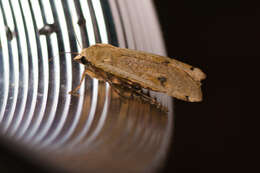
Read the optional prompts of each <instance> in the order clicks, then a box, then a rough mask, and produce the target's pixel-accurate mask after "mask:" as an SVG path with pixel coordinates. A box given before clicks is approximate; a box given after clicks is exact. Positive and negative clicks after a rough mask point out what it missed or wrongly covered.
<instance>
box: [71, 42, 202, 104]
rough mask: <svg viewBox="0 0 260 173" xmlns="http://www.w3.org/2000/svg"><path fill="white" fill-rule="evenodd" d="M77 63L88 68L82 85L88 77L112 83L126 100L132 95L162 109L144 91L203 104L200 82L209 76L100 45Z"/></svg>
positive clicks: (182, 65)
mask: <svg viewBox="0 0 260 173" xmlns="http://www.w3.org/2000/svg"><path fill="white" fill-rule="evenodd" d="M74 60H75V61H77V62H79V63H82V64H84V65H85V66H86V69H85V72H84V74H83V75H82V79H81V83H82V81H83V79H84V76H85V75H86V74H87V75H89V76H91V77H94V78H97V79H100V80H103V81H106V82H109V84H110V85H111V86H112V88H113V89H115V91H116V92H117V93H118V94H119V95H120V96H122V97H129V96H128V95H125V93H126V91H128V93H131V96H137V97H140V98H141V99H142V100H144V101H147V102H149V103H151V104H154V105H157V106H158V107H160V104H159V103H157V102H156V100H155V99H154V98H151V97H150V96H149V95H148V94H144V93H143V92H142V88H147V89H149V90H152V91H157V92H162V93H166V94H167V95H169V96H172V97H175V98H178V99H181V100H185V101H189V102H199V101H202V91H201V83H200V81H201V80H203V79H205V78H206V75H205V74H204V73H203V72H202V71H201V70H200V69H199V68H196V67H192V66H190V65H188V64H185V63H183V62H180V61H177V60H175V59H171V58H168V57H164V56H160V55H154V54H151V53H146V52H141V51H136V50H130V49H124V48H118V47H114V46H112V45H109V44H96V45H93V46H90V47H88V48H85V49H83V50H82V52H81V53H80V54H79V55H78V56H76V57H75V58H74ZM79 87H80V85H79V86H78V87H77V88H76V89H75V90H73V91H72V92H71V93H75V92H76V91H77V90H78V89H79Z"/></svg>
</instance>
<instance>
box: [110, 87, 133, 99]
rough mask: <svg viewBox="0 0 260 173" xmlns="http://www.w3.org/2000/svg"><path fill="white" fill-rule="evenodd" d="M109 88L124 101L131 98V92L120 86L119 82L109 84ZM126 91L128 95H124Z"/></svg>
mask: <svg viewBox="0 0 260 173" xmlns="http://www.w3.org/2000/svg"><path fill="white" fill-rule="evenodd" d="M110 85H111V88H112V89H113V90H114V91H115V92H116V93H117V94H118V95H119V97H120V99H121V101H123V102H124V103H125V102H126V100H129V99H131V98H132V95H131V94H132V92H130V91H127V88H124V87H122V86H120V85H119V84H114V83H112V84H110ZM126 93H128V95H126Z"/></svg>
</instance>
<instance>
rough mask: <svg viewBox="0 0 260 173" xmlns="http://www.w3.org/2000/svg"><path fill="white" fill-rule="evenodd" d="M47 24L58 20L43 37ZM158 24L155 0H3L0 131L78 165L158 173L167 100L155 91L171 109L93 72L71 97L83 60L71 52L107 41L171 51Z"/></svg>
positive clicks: (55, 160) (64, 165) (167, 132)
mask: <svg viewBox="0 0 260 173" xmlns="http://www.w3.org/2000/svg"><path fill="white" fill-rule="evenodd" d="M46 24H54V25H52V26H56V27H57V28H54V32H52V33H47V31H46V33H47V34H43V35H40V34H39V30H40V29H42V28H44V27H45V26H46ZM158 26H159V25H158V21H157V19H156V15H155V12H154V9H153V4H152V1H150V0H143V1H139V0H128V1H127V0H126V1H121V0H76V1H71V0H66V1H46V0H39V1H34V0H30V1H29V0H28V1H16V0H9V1H4V0H2V1H0V28H1V29H2V30H1V31H6V32H1V33H0V134H1V136H3V137H6V138H8V139H11V140H13V141H16V142H17V143H19V145H22V146H24V147H26V148H27V149H29V150H31V151H33V152H34V153H35V155H36V157H39V158H43V162H46V160H47V162H48V163H49V164H55V165H57V166H58V167H59V168H61V169H65V170H69V171H72V172H84V171H86V170H90V171H91V170H95V171H104V170H106V171H108V172H113V171H115V170H118V171H119V172H144V171H147V172H153V171H155V170H156V168H158V166H160V165H161V162H162V161H163V159H164V157H165V155H166V154H165V153H166V151H167V147H168V141H169V138H170V136H171V133H172V132H171V131H172V118H173V117H172V102H171V99H170V98H169V97H167V96H165V95H162V94H158V93H153V92H152V95H153V96H154V97H157V98H158V99H159V100H160V102H162V103H163V104H164V105H167V107H168V108H169V112H168V115H167V116H166V115H161V114H162V113H161V112H160V111H158V110H157V109H155V108H153V107H151V106H150V105H148V104H143V103H140V102H137V101H135V100H128V101H127V102H122V101H121V99H120V98H119V97H118V96H117V94H116V93H114V92H112V91H111V89H110V86H109V85H108V84H107V83H103V82H99V81H98V80H96V79H91V78H90V77H86V79H85V83H84V84H83V85H82V86H81V88H80V90H79V96H78V97H76V96H72V95H70V94H68V92H69V91H71V90H72V89H73V88H75V87H76V86H77V85H78V84H79V81H80V78H81V74H82V73H83V72H84V66H82V65H79V64H77V63H75V62H73V60H72V59H73V57H74V55H72V54H70V53H65V52H80V51H81V49H82V47H87V46H89V45H93V44H95V43H96V42H101V43H111V44H114V45H117V46H120V47H128V48H131V49H138V50H144V51H148V52H154V53H157V54H162V55H165V50H164V45H163V41H162V38H161V34H160V29H159V27H158ZM7 31H11V36H12V37H10V32H7ZM42 151H44V152H42ZM28 155H29V154H28ZM111 155H112V156H113V157H112V158H111ZM44 160H45V161H44ZM71 160H73V162H71Z"/></svg>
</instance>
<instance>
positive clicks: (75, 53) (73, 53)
mask: <svg viewBox="0 0 260 173" xmlns="http://www.w3.org/2000/svg"><path fill="white" fill-rule="evenodd" d="M66 53H70V54H72V55H79V53H78V52H60V54H66Z"/></svg>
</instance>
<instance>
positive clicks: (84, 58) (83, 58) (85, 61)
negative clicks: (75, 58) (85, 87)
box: [80, 56, 88, 64]
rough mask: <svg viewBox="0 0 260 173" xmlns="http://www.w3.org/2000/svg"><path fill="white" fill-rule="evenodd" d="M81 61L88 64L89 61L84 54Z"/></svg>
mask: <svg viewBox="0 0 260 173" xmlns="http://www.w3.org/2000/svg"><path fill="white" fill-rule="evenodd" d="M80 61H81V63H82V64H87V63H88V61H87V60H86V57H85V56H82V57H81V59H80Z"/></svg>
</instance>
